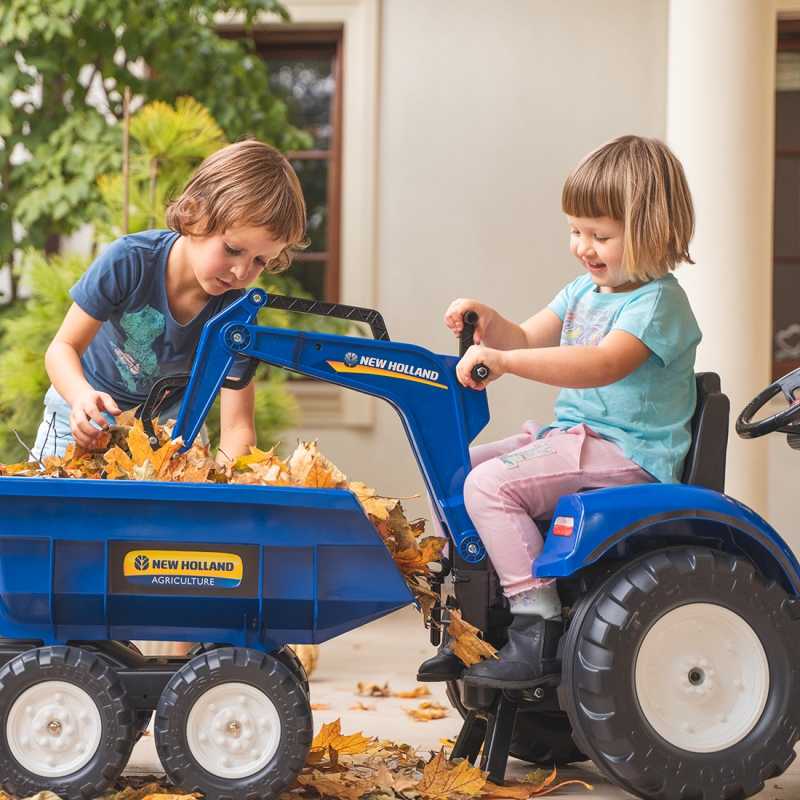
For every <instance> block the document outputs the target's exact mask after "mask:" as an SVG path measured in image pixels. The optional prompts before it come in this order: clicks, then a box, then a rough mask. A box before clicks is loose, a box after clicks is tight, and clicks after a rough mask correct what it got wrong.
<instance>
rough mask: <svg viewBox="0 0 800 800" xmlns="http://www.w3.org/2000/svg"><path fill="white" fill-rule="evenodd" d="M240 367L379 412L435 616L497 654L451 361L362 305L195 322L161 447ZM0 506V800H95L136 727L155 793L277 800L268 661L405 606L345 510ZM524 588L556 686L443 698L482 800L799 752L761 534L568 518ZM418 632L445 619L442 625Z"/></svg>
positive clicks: (789, 572)
mask: <svg viewBox="0 0 800 800" xmlns="http://www.w3.org/2000/svg"><path fill="white" fill-rule="evenodd" d="M265 305H270V306H281V307H288V308H292V309H294V310H300V311H307V312H310V313H322V314H326V315H329V316H343V317H346V318H351V319H358V320H360V321H363V322H367V323H368V324H369V325H370V326H371V328H372V331H373V335H374V336H375V339H372V340H370V339H362V338H356V337H348V336H332V335H326V334H318V333H304V332H298V331H289V330H282V329H273V328H264V327H259V326H257V325H255V319H256V315H257V313H258V311H259V310H260V309H261V308H262V307H264V306H265ZM236 356H245V357H248V358H250V359H251V363H252V365H253V366H255V364H256V363H257V362H258V361H265V362H268V363H271V364H276V365H279V366H282V367H284V368H287V369H290V370H295V371H297V372H301V373H303V374H305V375H309V376H312V377H315V378H319V379H322V380H326V381H329V382H332V383H337V384H339V385H343V386H347V387H349V388H352V389H355V390H357V391H362V392H366V393H369V394H373V395H375V396H378V397H382V398H384V399H386V400H387V401H388V402H390V403H391V404H392V405H393V406H394V407H395V408H396V409H397V411H398V413H399V415H400V417H401V420H402V421H403V424H404V426H405V428H406V431H407V434H408V437H409V441H410V443H411V446H412V449H413V452H414V454H415V456H416V458H417V461H418V464H419V466H420V469H421V472H422V475H423V478H424V480H425V483H426V486H427V489H428V491H429V493H430V496H431V498H432V501H433V504H434V510H435V513H436V514H437V516H438V518H439V521H440V522H441V523H442V525H443V527H444V528H445V529H446V530H447V531H448V533H449V535H450V536H451V538H452V547H451V563H447V564H446V565H445V566H446V569H451V570H452V573H453V576H454V581H455V590H456V601H457V604H458V605H459V606H460V608H461V611H462V613H463V614H464V616H465V617H466V618H467V619H469V620H471V621H473V622H474V623H475V624H477V625H478V626H479V627H480V628H481V629H482V630H483V631H484V632H485V634H486V636H487V637H488V638H489V639H490V640H492V641H493V642H494V643H495V644H498V645H499V644H502V638H503V635H504V630H505V625H507V622H508V612H507V608H506V606H505V603H504V601H503V599H502V596H501V595H500V593H499V591H498V589H497V585H496V580H495V576H494V573H493V570H492V569H491V565H490V564H488V560H487V559H486V557H485V552H484V550H483V546H482V544H481V542H480V540H479V539H478V537H477V534H476V532H475V530H474V528H473V526H472V524H471V522H470V520H469V517H468V515H467V513H466V510H465V508H464V502H463V485H464V479H465V477H466V475H467V473H468V472H469V469H470V462H469V452H468V446H469V443H470V442H471V441H472V439H473V438H474V437H475V436H476V435H477V434H478V432H479V431H480V430H481V429H482V428H483V427H484V425H485V424H486V422H487V421H488V408H487V404H486V395H485V393H484V392H475V391H472V390H468V389H464V388H463V387H461V386H460V384H459V383H458V382H457V380H456V377H455V371H454V366H455V363H456V359H455V358H453V357H450V356H442V355H436V354H434V353H431V352H430V351H428V350H425V349H423V348H420V347H417V346H414V345H410V344H402V343H395V342H391V341H389V339H388V335H387V334H386V329H385V326H384V325H383V321H382V319H381V318H380V315H378V314H377V312H374V311H371V310H369V309H356V308H352V307H348V306H332V305H330V304H322V303H314V302H311V301H303V300H297V299H294V298H281V297H274V296H270V297H268V296H267V295H266V294H265V293H264V292H263V291H260V290H252V291H251V292H249V293H248V294H247V295H246V296H244V297H243V298H242V299H241V300H239V301H237V302H236V303H234V304H233V305H231V306H229V307H228V308H227V309H225V310H224V311H223V312H222V313H220V314H219V315H217V317H215V318H214V319H212V320H210V321H209V322H208V323H207V324H206V327H205V329H204V333H203V336H202V339H201V342H200V344H199V346H198V350H197V354H196V357H195V362H194V366H193V370H192V373H191V375H187V376H178V377H175V376H172V377H170V378H169V379H165V380H164V381H163V382H161V383H160V384H157V385H156V386H155V387H154V390H153V393H152V394H151V397H150V398H149V399H148V401H147V403H145V406H144V409H143V421H144V422H145V429H147V427H148V423H149V418H150V417H151V416H155V415H156V414H157V411H158V407H159V405H160V403H161V402H162V401H163V400H164V399H165V396H166V395H167V394H168V393H169V392H172V391H183V390H184V389H185V395H184V398H183V403H182V406H181V410H180V413H179V416H178V420H177V424H176V426H175V430H174V432H173V435H174V436H183V439H184V441H185V443H186V445H187V446H188V445H189V444H191V442H192V440H193V438H194V437H195V436H196V435H197V433H198V432H199V430H200V427H201V426H202V423H203V420H204V418H205V416H206V414H207V413H208V410H209V408H210V406H211V403H212V402H213V399H214V397H215V395H216V393H217V392H218V391H219V388H220V387H221V386H223V385H225V386H236V385H241V384H236V383H233V382H230V381H229V380H228V379H227V374H228V371H229V370H230V368H231V365H232V364H233V361H234V358H235V357H236ZM251 374H252V372H251ZM795 388H796V387H795ZM716 395H717V396H718V397H721V398H723V399H724V396H722V395H721V394H720V393H719V392H718V391H717V392H716ZM712 405H713V403H712ZM717 405H719V403H717ZM709 407H710V406H708V405H707V404H706V403H705V401H704V400H701V403H700V405H699V407H698V416H697V419H696V425H695V449H696V450H697V445H698V442H702V440H703V438H704V436H705V438H708V436H709V430H711V436H712V441H710V442H706V443H705V444H704V448H705V450H704V451H703V452H704V453H710V452H712V449H713V448H714V447H716V450H717V452H719V451H720V449H721V450H722V452H723V454H724V444H723V443H722V441H721V440H719V439H718V440H717V441H716V442H714V441H713V435H714V432H715V431H714V429H713V424H712V423H713V420H712V421H711V422H709V423H708V424H706V425H705V426H704V425H703V416H704V414H705V413H706V411H707V409H708V408H709ZM725 414H726V423H725V430H727V406H726V408H725ZM710 416H712V417H714V416H715V418H716V419H717V420H718V419H719V414H716V415H710ZM783 421H784V422H786V420H785V419H784V420H783ZM787 424H788V423H787ZM709 425H711V426H712V427H711V428H709ZM718 431H719V425H717V427H716V432H718ZM704 432H705V433H704ZM689 461H690V464H689V472H688V473H687V475H688V477H689V478H690V479H692V478H695V479H696V480H695V481H694V482H695V483H702V482H703V481H705V485H713V488H714V489H717V490H721V488H722V485H721V481H720V480H719V478H720V475H719V469H718V467H719V464H720V458H719V457H717V458H716V459H714V458H713V457H712V458H709V457H708V456H706V457H705V458H703V457H702V454H701V452H700V451H699V450H697V452H696V453H694V454H693V455H692V457H691V458H690V460H689ZM709 464H710V465H711V466H710V467H709ZM715 464H716V467H717V469H714V466H715ZM721 464H722V470H723V472H724V455H723V457H722V459H721ZM615 493H616V494H615ZM0 495H2V497H3V500H2V502H3V510H4V514H3V519H2V521H1V522H0V633H2V635H3V636H4V637H5V638H4V639H3V640H0V780H1V781H2V783H3V785H4V787H5V788H6V790H7V791H10V792H12V793H15V794H20V795H24V794H29V793H32V792H34V791H37V790H40V789H45V788H46V789H51V790H52V791H54V792H56V793H57V794H60V795H61V796H63V797H67V798H76V799H77V798H87V799H88V798H90V797H93V796H94V795H96V794H99V793H100V792H102V791H103V790H104V789H105V788H106V787H107V786H109V785H110V784H112V783H113V781H114V780H115V779H116V778H117V777H118V775H119V774H120V772H121V771H122V769H123V767H124V765H125V763H126V761H127V758H128V756H129V754H130V750H131V748H132V746H133V744H134V742H135V740H136V737H137V735H138V734H139V733H140V732H141V730H142V728H143V727H144V726H146V725H147V722H148V721H149V718H150V716H151V713H152V710H153V709H155V711H156V716H155V723H154V733H155V738H156V746H157V748H158V752H159V755H160V757H161V761H162V764H163V765H164V768H165V770H166V771H167V774H168V775H169V776H170V778H171V779H172V780H173V781H174V782H175V783H176V784H178V785H180V786H182V787H183V788H184V789H186V790H188V791H201V792H203V793H205V794H206V796H208V797H211V798H248V800H250V798H260V797H264V798H268V797H276V796H277V795H278V794H279V793H280V792H281V791H282V790H283V789H284V788H286V787H287V786H288V785H289V784H290V783H291V782H292V780H293V779H294V777H295V776H296V774H297V772H298V771H299V770H300V769H301V768H302V766H303V764H304V761H305V757H306V754H307V751H308V748H309V745H310V741H311V734H312V721H311V712H310V707H309V697H308V686H307V683H306V681H305V676H304V674H303V671H302V667H301V665H300V664H299V663H298V661H297V660H296V659H295V658H293V657H292V654H291V652H290V651H288V650H287V649H286V648H285V647H284V645H285V644H286V643H288V642H318V641H324V640H325V639H327V638H329V637H331V636H334V635H337V634H339V633H342V632H344V631H346V630H349V629H351V628H353V627H355V626H356V625H359V624H361V623H363V622H367V621H369V620H372V619H375V618H377V617H379V616H381V615H383V614H386V613H388V612H389V611H391V610H393V609H396V608H399V607H401V606H402V605H404V604H406V603H408V602H410V601H411V596H410V594H409V592H408V590H407V588H406V586H405V584H404V582H403V580H402V578H401V576H400V574H399V572H398V571H397V570H396V568H395V566H394V564H393V563H392V560H391V558H390V556H389V554H388V552H387V551H386V549H385V547H384V545H383V544H382V542H381V541H380V539H379V537H378V535H377V533H376V532H375V531H374V529H373V528H372V526H371V524H370V523H369V521H368V520H367V518H366V516H365V515H364V513H363V511H362V510H361V508H360V506H359V504H358V503H357V501H356V499H355V497H354V496H353V495H352V494H351V493H349V492H347V491H343V490H315V489H294V488H285V487H258V486H215V485H185V484H181V485H176V484H156V483H147V482H137V483H124V482H117V481H113V482H112V481H75V480H70V481H59V480H45V479H34V478H0ZM537 572H538V574H539V575H549V576H553V577H556V578H557V579H558V581H559V588H560V592H561V595H562V599H565V601H566V602H567V606H568V607H567V608H565V618H566V620H567V622H568V631H567V634H566V635H565V637H564V639H563V640H562V651H563V652H562V662H563V675H562V678H561V682H560V686H559V687H558V691H557V693H556V687H555V686H554V685H552V684H553V682H552V681H549V682H547V683H544V684H542V685H532V686H530V687H528V688H526V689H523V690H520V691H518V692H504V693H498V692H496V691H494V690H482V691H472V692H471V691H469V690H468V687H465V686H463V685H462V683H461V681H452V682H451V684H450V685H449V687H448V691H449V694H450V697H451V699H452V700H453V702H454V704H455V705H456V707H457V708H458V709H459V710H460V711H461V712H462V713H463V714H464V716H465V725H464V728H463V730H462V734H461V735H460V736H459V741H458V743H457V747H456V752H457V754H460V755H463V756H466V757H468V758H471V759H474V758H475V757H476V756H477V753H478V749H479V747H480V743H481V741H484V740H485V746H484V756H483V764H484V766H485V768H487V769H488V771H489V772H490V775H491V777H492V778H493V779H494V780H497V781H499V780H502V776H503V771H504V768H505V762H506V758H507V755H508V753H509V751H511V752H512V753H515V754H516V755H519V756H521V757H523V758H527V759H528V760H530V761H542V760H559V761H570V760H578V759H580V758H585V757H586V756H589V757H591V758H592V759H593V760H594V761H595V762H596V763H597V764H598V766H599V767H600V768H601V769H603V770H604V771H605V772H606V773H607V774H609V775H610V776H611V777H612V778H613V779H614V780H617V781H619V782H620V783H622V784H623V785H624V786H625V787H626V788H628V789H629V790H630V791H632V792H634V793H636V794H638V795H640V796H642V797H647V798H658V800H685V799H686V798H692V800H694V798H697V800H717V799H718V800H728V798H741V797H745V796H748V795H749V794H752V793H754V792H755V791H758V789H759V788H760V787H761V786H762V785H763V781H764V780H765V779H766V778H768V777H771V776H773V775H777V774H779V773H780V772H781V771H782V770H783V769H785V767H786V765H787V764H788V763H789V761H790V760H791V758H792V757H793V745H794V743H795V741H796V740H797V736H798V708H800V704H798V702H797V700H798V698H797V692H798V684H797V680H796V669H797V668H796V665H797V664H799V663H800V658H798V655H800V654H798V653H797V652H796V649H797V647H798V646H800V645H798V637H797V628H796V619H797V618H798V617H799V616H800V613H798V605H797V594H798V592H797V588H798V586H799V585H800V578H799V577H798V576H800V568H798V564H797V562H796V561H795V559H794V557H793V556H792V554H791V552H790V550H789V548H788V547H787V546H786V545H785V544H784V543H783V542H782V541H781V539H780V537H779V536H778V534H777V533H776V532H775V531H774V530H772V529H771V528H770V527H769V526H768V525H767V524H766V523H765V522H764V521H763V520H761V519H760V518H759V517H757V515H755V514H753V513H752V512H751V511H749V510H748V509H746V508H745V507H744V506H742V505H740V504H738V503H736V502H735V501H733V500H730V499H728V498H725V497H724V496H722V495H721V494H720V493H719V491H713V490H711V489H701V488H697V486H691V485H677V486H662V485H656V486H653V485H648V486H644V487H627V488H625V489H613V490H611V489H609V490H600V491H595V492H586V493H581V494H578V495H572V496H569V497H565V498H563V499H562V501H561V504H560V505H559V508H558V509H557V510H556V520H555V522H554V523H553V525H552V526H551V528H550V532H549V535H548V537H547V543H546V546H545V551H544V553H543V555H542V557H541V559H540V560H539V561H538V563H537ZM435 613H436V614H437V615H438V616H439V617H441V618H446V615H447V607H445V608H444V609H443V608H441V606H439V607H437V609H436V610H435ZM135 639H145V640H146V639H165V640H173V639H182V640H186V641H200V642H204V644H202V645H199V646H198V647H196V648H195V650H194V652H193V653H192V654H191V655H190V657H189V658H187V659H163V658H162V659H153V658H145V657H143V656H142V655H141V654H140V653H138V652H137V651H136V649H135V648H134V647H133V645H132V644H131V642H130V640H135ZM584 754H585V755H584Z"/></svg>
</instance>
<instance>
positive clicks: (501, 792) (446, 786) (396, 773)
mask: <svg viewBox="0 0 800 800" xmlns="http://www.w3.org/2000/svg"><path fill="white" fill-rule="evenodd" d="M126 782H127V783H128V785H127V786H126V787H125V788H124V789H121V790H116V791H113V792H107V793H106V794H104V795H102V796H101V798H99V800H196V798H199V797H200V795H196V794H181V793H180V792H179V791H177V790H175V789H171V788H168V787H165V786H162V785H161V784H160V783H158V782H157V781H155V780H153V779H139V780H138V781H136V780H131V781H126ZM570 784H579V785H581V786H583V787H584V788H586V789H591V788H592V786H591V785H590V784H588V783H585V782H584V781H580V780H566V781H559V780H558V779H557V772H556V770H555V769H554V770H553V771H552V772H549V773H548V772H547V771H544V770H536V771H534V772H531V773H530V774H529V775H527V776H526V778H525V780H524V781H507V782H506V784H505V785H504V786H497V785H495V784H493V783H491V782H490V781H489V780H488V779H487V777H486V773H485V772H482V771H481V770H480V769H478V767H473V766H472V765H471V764H470V763H469V762H468V761H458V762H453V761H450V760H448V758H447V754H446V752H445V750H444V749H442V750H441V751H439V752H438V753H431V754H429V757H427V758H426V757H424V756H422V755H420V754H419V753H417V751H415V750H414V748H412V747H411V746H409V745H407V744H396V743H395V742H390V741H388V740H378V739H370V738H367V737H366V736H363V735H362V734H361V733H353V734H349V735H345V734H343V733H342V731H341V724H340V721H339V720H336V721H335V722H331V723H329V724H327V725H323V726H322V729H321V730H320V732H319V733H318V734H317V735H316V736H315V737H314V741H313V742H312V744H311V751H310V752H309V754H308V758H307V760H306V766H305V767H304V769H303V770H302V771H301V773H300V774H299V775H298V776H297V780H296V782H295V785H294V786H293V787H292V788H291V789H289V790H288V791H286V792H284V793H283V794H282V795H281V797H280V800H305V799H306V798H309V799H310V800H315V799H316V798H334V799H335V800H360V799H361V798H363V800H467V798H480V799H482V800H502V799H503V798H506V800H528V798H534V797H542V796H544V795H547V794H550V793H551V792H553V791H555V790H556V789H560V788H561V787H562V786H568V785H570ZM0 800H16V799H15V798H11V797H10V796H9V795H7V794H5V793H4V792H2V791H0ZM26 800H60V798H59V797H58V795H55V794H53V793H52V792H39V793H38V794H36V795H33V796H32V797H30V798H27V799H26Z"/></svg>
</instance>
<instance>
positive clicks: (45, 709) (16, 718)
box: [6, 681, 103, 778]
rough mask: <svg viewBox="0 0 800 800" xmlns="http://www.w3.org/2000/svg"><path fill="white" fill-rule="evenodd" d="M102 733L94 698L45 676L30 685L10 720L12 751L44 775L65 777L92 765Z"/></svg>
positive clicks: (16, 756)
mask: <svg viewBox="0 0 800 800" xmlns="http://www.w3.org/2000/svg"><path fill="white" fill-rule="evenodd" d="M102 733H103V723H102V721H101V719H100V711H99V710H98V708H97V706H96V705H95V702H94V700H92V698H91V697H90V695H89V694H88V693H87V692H85V691H84V690H83V689H81V688H80V687H79V686H76V685H75V684H73V683H67V682H66V681H42V682H41V683H37V684H35V685H34V686H31V687H30V689H26V690H25V691H24V692H23V693H22V694H21V695H20V696H19V697H18V698H17V699H16V700H15V701H14V704H13V705H12V706H11V709H10V710H9V712H8V720H7V722H6V737H7V739H8V746H9V749H10V750H11V754H12V755H13V756H14V758H15V759H16V760H17V761H18V762H19V763H20V764H21V765H22V766H23V767H24V768H25V769H26V770H28V772H31V773H33V774H34V775H40V776H41V777H43V778H62V777H64V776H65V775H71V774H72V773H73V772H77V771H78V770H79V769H81V767H84V766H86V764H88V763H89V761H91V759H92V757H93V756H94V754H95V753H96V752H97V748H98V747H99V746H100V738H101V736H102Z"/></svg>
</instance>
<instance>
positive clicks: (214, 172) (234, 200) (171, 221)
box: [167, 139, 307, 273]
mask: <svg viewBox="0 0 800 800" xmlns="http://www.w3.org/2000/svg"><path fill="white" fill-rule="evenodd" d="M167 225H168V226H169V227H170V228H172V230H175V231H178V233H180V234H184V235H186V234H189V235H192V236H211V235H213V234H216V233H221V232H223V231H225V230H228V229H230V228H233V227H239V226H245V225H247V226H254V227H264V228H266V229H267V230H268V231H269V232H270V235H271V236H273V237H274V238H275V239H277V240H279V241H284V242H288V245H287V247H286V248H285V249H284V250H283V252H282V253H281V254H280V255H279V256H278V257H277V258H274V259H273V260H272V261H271V262H270V263H269V264H268V265H267V270H268V271H269V272H273V273H274V272H283V271H284V270H285V269H288V267H289V265H290V264H291V261H292V253H293V251H294V250H300V249H302V248H304V247H306V246H307V242H306V241H305V230H306V204H305V200H304V199H303V190H302V189H301V188H300V181H299V180H298V179H297V175H296V174H295V171H294V170H293V169H292V166H291V164H290V163H289V162H288V161H287V160H286V158H284V156H282V155H281V154H280V153H279V152H278V151H277V150H276V149H275V148H274V147H270V146H269V145H268V144H264V143H263V142H259V141H258V140H257V139H247V140H245V141H242V142H236V143H235V144H229V145H228V146H227V147H223V148H222V149H221V150H217V152H216V153H212V154H211V155H210V156H208V158H206V159H205V160H204V161H203V163H202V164H200V166H199V167H198V168H197V171H196V172H195V173H194V175H192V177H191V179H190V180H189V183H187V184H186V188H185V189H184V190H183V192H182V193H181V195H180V197H178V198H177V199H176V200H174V201H173V202H172V203H170V205H169V207H168V208H167Z"/></svg>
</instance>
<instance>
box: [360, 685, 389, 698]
mask: <svg viewBox="0 0 800 800" xmlns="http://www.w3.org/2000/svg"><path fill="white" fill-rule="evenodd" d="M356 694H359V695H361V696H362V697H391V694H392V692H391V689H389V684H388V683H384V684H383V686H379V685H378V684H377V683H362V682H361V681H359V682H358V685H357V687H356Z"/></svg>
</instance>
